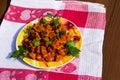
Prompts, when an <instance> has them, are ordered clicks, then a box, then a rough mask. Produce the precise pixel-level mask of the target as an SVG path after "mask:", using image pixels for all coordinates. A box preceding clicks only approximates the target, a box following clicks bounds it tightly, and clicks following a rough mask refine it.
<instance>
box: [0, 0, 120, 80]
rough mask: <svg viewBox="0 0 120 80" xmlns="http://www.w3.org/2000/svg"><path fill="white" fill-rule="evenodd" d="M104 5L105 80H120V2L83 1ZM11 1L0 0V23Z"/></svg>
mask: <svg viewBox="0 0 120 80" xmlns="http://www.w3.org/2000/svg"><path fill="white" fill-rule="evenodd" d="M82 1H90V2H97V3H102V4H104V5H105V7H106V8H107V24H106V29H105V38H104V45H103V55H104V56H103V59H104V61H103V80H120V1H119V0H82ZM9 2H10V0H0V22H1V21H2V18H3V16H4V13H5V11H6V9H7V8H8V5H9Z"/></svg>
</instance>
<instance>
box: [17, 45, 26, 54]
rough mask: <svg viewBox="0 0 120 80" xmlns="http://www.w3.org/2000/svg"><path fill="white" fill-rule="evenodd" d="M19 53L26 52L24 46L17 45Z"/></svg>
mask: <svg viewBox="0 0 120 80" xmlns="http://www.w3.org/2000/svg"><path fill="white" fill-rule="evenodd" d="M18 48H19V51H20V53H23V52H26V47H25V46H18Z"/></svg>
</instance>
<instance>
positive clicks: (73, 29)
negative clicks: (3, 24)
mask: <svg viewBox="0 0 120 80" xmlns="http://www.w3.org/2000/svg"><path fill="white" fill-rule="evenodd" d="M46 19H47V20H48V21H49V18H48V17H46ZM39 21H40V18H38V19H35V20H33V21H31V22H29V23H28V24H26V25H25V26H24V27H23V28H22V29H21V30H20V32H19V34H18V36H17V39H16V49H17V50H18V46H21V45H22V41H23V40H24V38H25V37H26V35H27V34H26V33H25V32H26V30H27V29H28V27H32V26H33V25H34V24H38V23H39ZM59 22H60V24H63V25H67V28H68V31H69V34H70V35H71V36H73V37H74V39H75V40H76V47H77V48H78V49H80V48H81V45H82V35H81V32H80V30H79V28H78V27H77V26H76V25H75V24H74V23H73V22H71V21H70V20H67V19H65V18H62V17H60V18H59ZM73 58H74V56H72V55H66V56H64V57H63V58H62V59H61V60H59V61H51V62H44V61H38V60H33V59H31V58H29V57H22V60H23V61H24V62H25V63H27V64H29V65H31V66H33V67H36V68H56V67H60V66H63V65H65V64H67V63H69V62H70V61H71V60H72V59H73Z"/></svg>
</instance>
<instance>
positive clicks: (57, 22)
mask: <svg viewBox="0 0 120 80" xmlns="http://www.w3.org/2000/svg"><path fill="white" fill-rule="evenodd" d="M53 22H54V24H56V25H57V24H59V17H54V18H53Z"/></svg>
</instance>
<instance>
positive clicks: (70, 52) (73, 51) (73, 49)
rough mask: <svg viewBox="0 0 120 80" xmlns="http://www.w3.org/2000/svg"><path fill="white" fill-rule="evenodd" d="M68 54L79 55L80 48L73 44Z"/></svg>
mask: <svg viewBox="0 0 120 80" xmlns="http://www.w3.org/2000/svg"><path fill="white" fill-rule="evenodd" d="M67 49H68V54H71V55H72V56H75V57H78V56H79V52H80V50H79V49H77V48H76V47H73V46H68V47H67Z"/></svg>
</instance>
